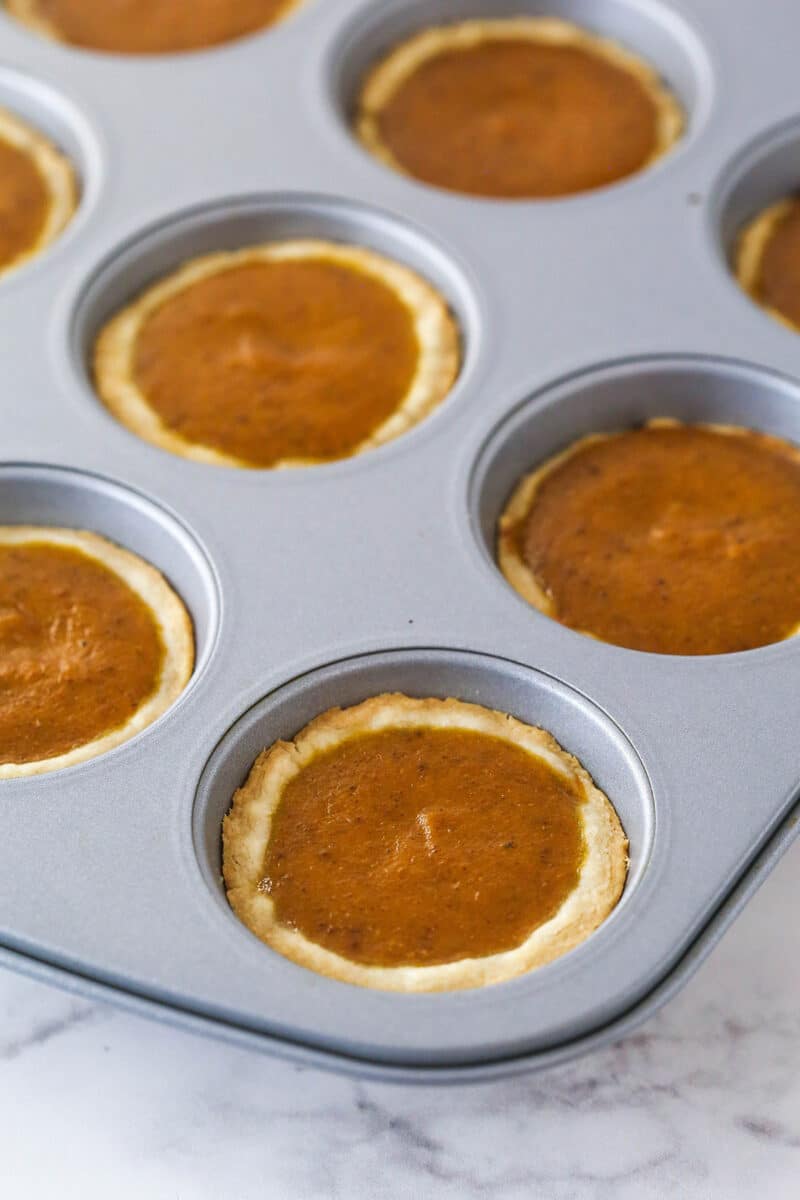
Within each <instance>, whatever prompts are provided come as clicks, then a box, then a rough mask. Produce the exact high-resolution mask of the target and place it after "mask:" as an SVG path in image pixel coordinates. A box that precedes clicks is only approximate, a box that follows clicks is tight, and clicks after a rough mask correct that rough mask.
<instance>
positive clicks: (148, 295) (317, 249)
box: [94, 239, 461, 470]
mask: <svg viewBox="0 0 800 1200" xmlns="http://www.w3.org/2000/svg"><path fill="white" fill-rule="evenodd" d="M290 259H316V260H322V261H326V262H331V263H336V264H339V265H341V266H344V267H349V268H351V269H352V270H354V271H360V272H362V273H363V274H365V275H369V276H371V277H372V278H374V279H377V280H378V281H380V282H381V283H383V284H384V285H385V286H386V287H388V288H390V289H391V290H392V291H393V292H394V293H395V295H396V296H397V297H398V298H399V299H400V300H401V301H402V303H403V304H404V305H405V306H406V307H407V308H408V309H409V311H410V313H411V317H412V320H413V324H414V330H415V333H416V336H417V340H418V342H419V361H418V364H417V372H416V375H415V376H414V379H413V380H412V383H411V386H410V387H409V389H408V391H407V392H406V395H405V396H404V397H403V398H402V399H401V401H400V403H399V404H398V406H397V408H396V410H395V411H394V412H393V413H392V414H391V415H390V416H389V417H388V418H387V419H386V420H384V421H383V422H382V423H381V424H380V425H379V426H378V427H377V428H376V429H375V430H374V431H373V432H372V433H371V434H370V436H369V437H368V438H366V439H364V440H363V441H361V442H359V443H358V444H357V445H356V446H354V447H353V449H352V450H351V451H350V452H349V455H347V456H345V457H349V456H352V455H356V454H363V453H364V451H366V450H372V449H373V448H374V447H376V446H381V445H383V444H384V442H388V441H391V440H392V439H393V438H396V437H399V436H400V434H402V433H405V432H406V430H408V429H410V428H411V427H412V426H413V425H416V424H418V422H420V421H421V420H422V419H423V418H424V417H426V416H427V415H428V414H429V413H430V412H431V411H432V410H433V409H434V408H436V407H437V406H438V405H439V404H440V403H441V402H442V400H444V398H445V396H446V395H447V394H448V392H449V391H450V389H451V388H452V386H453V383H454V381H455V379H456V377H457V375H458V371H459V367H460V358H461V352H460V338H459V331H458V326H457V325H456V322H455V320H454V318H453V317H452V315H451V314H450V311H449V310H448V307H447V305H446V303H445V301H444V300H443V298H442V297H441V296H440V294H439V293H438V291H436V290H435V289H434V288H433V287H432V286H431V284H429V283H428V282H427V281H426V280H425V279H423V278H422V277H421V276H420V275H418V274H417V273H416V272H415V271H412V270H411V269H410V268H409V267H406V266H403V265H401V264H400V263H397V262H394V261H392V260H391V259H388V258H384V257H383V256H382V255H380V254H376V253H375V252H374V251H372V250H367V249H365V248H364V247H361V246H350V245H344V244H339V243H336V242H327V241H322V240H318V239H303V240H296V241H285V242H268V243H265V244H264V245H259V246H250V247H247V248H246V249H243V250H235V251H222V252H219V253H216V254H207V255H204V256H203V257H202V258H195V259H192V260H190V261H189V262H187V263H185V264H184V265H183V266H182V267H180V268H179V269H178V270H177V271H175V272H173V273H172V274H171V275H168V276H167V277H166V278H165V279H162V280H160V281H159V282H158V283H156V284H154V285H153V287H150V288H148V289H147V291H145V292H143V293H142V294H141V295H140V296H138V297H137V299H136V300H134V301H133V303H131V304H129V305H128V306H127V307H126V308H124V309H122V311H121V312H119V313H117V315H116V316H115V317H113V318H112V320H111V321H109V322H108V324H107V325H106V326H105V327H104V328H103V329H102V330H101V331H100V335H99V337H98V339H97V343H96V345H95V352H94V376H95V383H96V387H97V390H98V392H99V394H100V397H101V399H102V400H103V402H104V403H105V404H106V405H107V407H108V408H109V409H110V410H111V412H112V413H113V414H114V416H115V417H116V418H117V419H118V420H119V421H121V422H122V424H123V425H126V426H127V427H128V428H129V429H130V430H132V431H133V432H134V433H136V434H138V436H139V437H141V438H144V440H145V441H148V442H152V443H153V444H154V445H156V446H161V447H162V448H163V449H165V450H170V451H171V452H172V453H173V454H179V455H182V456H183V457H184V458H191V459H194V461H195V462H203V463H211V464H215V465H218V466H229V467H247V468H249V469H251V470H253V469H256V470H258V469H259V468H257V467H256V468H254V467H253V464H252V463H249V462H245V461H244V460H242V459H240V458H236V457H234V456H232V455H229V454H225V453H223V452H222V451H219V450H216V449H214V448H213V447H211V446H204V445H201V444H200V443H197V442H192V441H189V440H188V439H186V438H184V437H182V436H181V435H180V434H178V433H175V432H174V431H173V430H171V429H169V428H168V427H167V426H166V425H165V424H164V422H163V421H162V420H161V417H160V416H159V414H158V413H157V412H156V411H155V410H154V409H153V408H151V407H150V405H149V403H148V401H147V398H146V396H145V395H144V394H143V392H142V391H141V389H140V388H139V387H138V385H137V383H136V381H135V378H134V370H133V358H134V353H135V348H136V339H137V335H138V333H139V330H140V329H141V327H142V325H143V323H144V321H145V320H146V318H147V317H148V316H149V315H150V314H151V313H152V312H154V311H155V309H157V308H158V307H159V306H160V305H161V304H163V303H164V301H165V300H168V299H170V298H171V297H172V296H175V295H177V294H178V293H179V292H181V291H183V290H184V289H185V288H188V287H191V286H192V284H195V283H199V282H200V280H202V279H208V278H209V277H210V276H212V275H217V274H219V273H220V272H222V271H225V270H228V269H230V268H233V267H242V266H247V265H249V264H251V263H259V262H279V261H286V260H290ZM317 461H320V460H317V459H313V458H308V459H305V458H303V459H299V458H291V459H289V458H287V459H281V460H280V461H279V462H277V463H275V464H274V466H273V467H271V468H267V469H270V470H274V469H276V468H280V467H301V466H309V465H313V464H314V463H315V462H317ZM325 461H327V460H325ZM261 469H264V468H261Z"/></svg>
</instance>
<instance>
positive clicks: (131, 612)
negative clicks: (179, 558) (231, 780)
mask: <svg viewBox="0 0 800 1200" xmlns="http://www.w3.org/2000/svg"><path fill="white" fill-rule="evenodd" d="M193 665H194V638H193V633H192V625H191V621H190V619H189V615H188V613H187V611H186V609H185V608H184V605H183V603H182V602H181V600H179V598H178V597H177V595H176V594H175V592H174V591H173V590H172V588H171V587H170V586H169V584H168V583H167V582H166V580H165V579H164V578H163V577H162V576H161V575H160V574H159V572H158V571H157V570H156V569H155V568H154V567H152V566H150V565H149V563H146V562H144V561H143V560H142V559H141V558H139V557H137V555H135V554H132V553H131V552H130V551H128V550H123V549H121V548H120V547H119V546H116V545H114V544H113V543H112V542H109V541H106V539H105V538H102V537H100V536H99V535H98V534H96V533H87V532H85V531H83V530H75V529H61V528H58V529H55V528H52V529H51V528H46V527H40V526H29V525H7V526H0V779H9V778H13V777H15V776H22V775H40V774H43V773H44V772H46V771H55V770H58V769H60V768H62V767H69V766H72V765H73V764H75V763H80V762H84V761H85V760H86V759H89V758H94V757H96V756H97V755H98V754H103V753H105V751H106V750H110V749H112V747H114V746H118V745H119V744H120V743H121V742H124V741H127V739H128V738H131V737H133V735H134V734H136V733H138V732H139V731H140V730H142V729H144V728H145V726H147V725H150V724H151V723H152V722H153V721H155V720H156V718H157V717H159V716H161V714H162V713H163V712H165V710H166V709H167V708H169V706H170V705H171V704H172V703H173V701H174V700H175V699H177V697H178V695H179V694H180V693H181V691H182V690H183V688H184V687H185V686H186V684H187V682H188V680H189V677H190V675H191V673H192V668H193Z"/></svg>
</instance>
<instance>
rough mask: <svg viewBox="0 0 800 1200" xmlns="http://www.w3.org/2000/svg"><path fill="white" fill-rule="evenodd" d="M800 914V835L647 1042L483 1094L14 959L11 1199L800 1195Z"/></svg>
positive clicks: (0, 1091) (1, 1135)
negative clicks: (250, 1040)
mask: <svg viewBox="0 0 800 1200" xmlns="http://www.w3.org/2000/svg"><path fill="white" fill-rule="evenodd" d="M799 906H800V844H798V845H797V846H795V848H794V850H793V851H792V852H791V853H790V854H789V855H788V856H787V857H786V858H785V859H784V861H783V862H782V864H781V865H780V867H779V868H778V870H777V871H776V873H775V874H774V875H773V876H772V878H771V879H770V880H769V881H768V882H767V884H766V885H765V886H764V888H763V889H762V891H761V892H760V894H759V895H758V896H757V897H756V898H755V900H754V901H753V902H752V903H751V905H750V907H749V908H748V910H747V911H746V912H745V914H744V915H743V916H742V917H741V918H740V919H739V921H738V923H737V924H736V925H735V926H734V928H733V929H732V930H731V931H730V932H729V933H728V935H727V937H726V938H725V940H724V942H723V943H722V945H721V946H720V947H719V948H718V949H717V950H716V952H715V953H714V955H713V956H712V957H711V959H709V960H708V962H707V963H706V964H705V965H704V966H703V968H702V969H701V971H700V972H699V973H698V975H697V976H696V977H695V978H694V980H693V981H692V982H691V983H690V984H689V986H688V987H687V988H686V990H685V991H684V992H683V994H682V995H680V996H679V997H678V998H677V999H676V1000H674V1001H673V1002H672V1003H671V1005H669V1006H668V1007H667V1008H666V1009H665V1010H663V1011H662V1013H661V1014H660V1015H659V1016H658V1017H656V1018H655V1019H654V1020H652V1021H651V1022H650V1023H649V1024H648V1025H647V1026H645V1027H644V1028H643V1029H642V1030H641V1031H640V1032H639V1033H638V1034H636V1035H635V1036H633V1037H631V1038H629V1039H628V1040H627V1041H625V1042H623V1043H621V1044H619V1045H617V1046H615V1047H613V1048H611V1049H609V1050H606V1051H603V1052H600V1053H598V1054H595V1055H594V1056H593V1057H591V1058H589V1059H586V1060H584V1061H582V1062H579V1063H576V1064H574V1065H572V1066H569V1067H565V1068H560V1069H558V1070H555V1071H551V1072H549V1073H545V1074H540V1075H531V1076H527V1077H525V1078H522V1079H517V1080H511V1081H508V1082H505V1083H500V1084H491V1085H483V1086H478V1087H471V1088H448V1089H432V1090H426V1089H423V1088H400V1087H393V1086H384V1085H374V1084H363V1083H356V1082H353V1081H349V1080H347V1079H343V1078H339V1077H336V1076H332V1075H327V1074H323V1073H320V1072H317V1071H315V1070H310V1069H298V1068H296V1067H290V1066H286V1065H283V1064H281V1063H277V1062H275V1061H273V1060H271V1059H269V1058H266V1057H262V1056H260V1055H257V1054H252V1053H247V1052H243V1051H241V1050H238V1049H233V1048H231V1047H228V1046H225V1045H222V1044H218V1043H216V1042H212V1041H206V1040H204V1039H201V1038H198V1037H193V1036H191V1035H188V1034H183V1033H180V1032H177V1031H176V1030H174V1029H170V1028H167V1027H165V1026H162V1025H159V1024H156V1023H152V1022H148V1021H144V1020H141V1019H138V1018H134V1017H131V1016H128V1015H125V1014H123V1013H121V1012H117V1011H115V1010H114V1009H112V1008H107V1007H104V1006H100V1005H94V1004H89V1003H85V1002H82V1001H80V1000H76V999H75V998H74V997H70V996H67V995H64V994H62V993H60V992H58V991H55V990H52V989H50V988H48V987H45V986H43V985H41V984H38V983H32V982H30V981H27V980H24V979H21V978H18V977H16V976H14V975H11V974H7V973H3V972H0V1014H1V1019H0V1152H1V1153H0V1162H2V1167H0V1181H2V1182H0V1195H2V1196H7V1195H8V1196H10V1195H12V1194H13V1195H14V1197H15V1200H20V1198H21V1200H28V1198H29V1197H39V1196H42V1197H48V1198H49V1197H53V1196H58V1197H59V1200H63V1198H66V1197H73V1196H75V1197H78V1196H80V1197H81V1198H86V1197H89V1198H91V1197H95V1196H97V1197H103V1198H104V1200H105V1198H107V1197H109V1196H114V1197H115V1198H117V1197H123V1198H124V1197H129V1196H130V1197H146V1198H147V1200H161V1197H164V1198H165V1200H166V1198H169V1200H184V1198H186V1200H189V1198H191V1200H198V1198H199V1200H204V1198H205V1197H213V1198H214V1200H220V1198H222V1200H227V1198H228V1197H231V1198H232V1200H250V1197H253V1198H256V1197H258V1200H272V1198H276V1200H306V1198H308V1200H317V1198H325V1200H327V1198H328V1197H330V1198H339V1197H347V1198H348V1200H362V1198H363V1200H384V1198H392V1200H395V1198H398V1200H404V1198H405V1197H414V1200H425V1198H427V1197H435V1198H438V1197H442V1198H448V1200H450V1198H452V1200H473V1198H476V1200H477V1198H478V1197H492V1200H523V1198H524V1200H531V1198H535V1200H551V1198H552V1200H584V1198H587V1200H589V1198H591V1200H661V1198H666V1197H669V1198H670V1200H672V1198H673V1197H680V1198H681V1200H694V1198H701V1197H702V1198H703V1200H705V1198H717V1197H719V1200H738V1198H739V1197H747V1198H748V1200H751V1198H752V1197H759V1198H761V1197H766V1198H768V1200H798V1197H800V921H798V918H797V912H798V907H799ZM11 1181H13V1186H12V1184H11Z"/></svg>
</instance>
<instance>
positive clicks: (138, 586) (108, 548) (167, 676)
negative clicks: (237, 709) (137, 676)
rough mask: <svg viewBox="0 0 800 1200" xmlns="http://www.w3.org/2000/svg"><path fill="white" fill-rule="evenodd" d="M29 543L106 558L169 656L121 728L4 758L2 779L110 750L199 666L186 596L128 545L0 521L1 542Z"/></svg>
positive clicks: (156, 712) (158, 710) (164, 704)
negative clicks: (56, 749) (35, 756)
mask: <svg viewBox="0 0 800 1200" xmlns="http://www.w3.org/2000/svg"><path fill="white" fill-rule="evenodd" d="M27 542H35V543H45V544H49V545H54V546H67V547H71V548H72V549H75V550H79V551H81V552H82V553H83V554H86V555H88V557H90V558H93V559H96V560H97V561H98V562H100V563H102V564H103V565H104V566H105V567H107V568H108V569H109V570H110V571H113V572H114V574H115V575H118V576H119V578H120V579H122V580H123V581H124V582H125V583H126V584H127V585H128V587H129V588H131V590H132V591H134V592H135V593H136V594H137V596H139V597H140V599H141V600H143V601H144V603H145V604H146V605H147V608H148V609H149V610H150V613H151V614H152V616H153V619H154V620H155V622H156V625H157V626H158V629H159V631H160V633H161V638H162V641H163V644H164V661H163V663H162V667H161V675H160V678H159V681H158V686H157V688H156V690H155V691H154V692H153V693H152V694H151V695H150V696H149V697H148V698H147V699H146V700H145V701H144V702H143V703H142V704H141V705H140V707H139V708H138V709H137V710H136V712H135V713H133V715H132V716H131V717H130V718H129V719H128V720H127V721H126V722H125V724H124V725H121V726H119V727H118V728H117V729H111V730H109V731H108V732H107V733H104V734H102V735H101V736H100V737H97V738H95V739H94V740H93V741H91V742H87V743H86V744H85V745H83V746H77V747H76V748H75V749H74V750H70V751H69V752H68V753H66V754H58V755H55V756H54V757H52V758H46V759H41V760H40V761H37V762H24V763H0V779H15V778H20V777H22V776H26V775H44V774H46V773H47V772H49V771H60V770H62V769H63V768H64V767H72V766H75V765H76V764H77V763H82V762H86V761H87V759H90V758H96V757H97V756H98V755H99V754H105V753H106V751H107V750H111V749H113V748H114V747H115V746H119V745H120V744H121V743H122V742H126V741H128V740H129V738H132V737H134V736H135V735H136V734H137V733H139V732H141V730H142V729H144V728H146V726H148V725H152V723H153V722H154V721H156V720H157V719H158V718H159V717H160V716H161V715H162V714H163V713H164V712H166V710H167V709H168V708H169V707H170V705H172V704H174V702H175V700H177V698H178V696H179V695H180V694H181V692H182V691H183V689H184V688H185V687H186V684H187V683H188V682H189V679H190V677H191V674H192V671H193V669H194V632H193V628H192V622H191V618H190V616H189V614H188V612H187V611H186V608H185V606H184V604H183V601H182V600H181V599H180V598H179V597H178V595H177V594H176V593H175V592H174V591H173V589H172V588H171V587H170V585H169V584H168V583H167V581H166V580H165V579H164V577H163V575H161V573H160V572H159V571H157V570H156V568H155V567H153V566H151V565H150V564H149V563H147V562H145V561H144V560H143V559H141V558H139V556H138V555H136V554H132V553H131V551H130V550H123V549H122V547H120V546H117V545H115V543H114V542H110V541H108V540H107V539H106V538H104V537H100V535H99V534H96V533H89V532H88V531H87V530H82V529H63V528H55V527H53V528H50V527H48V526H41V525H0V545H3V546H11V545H24V544H25V543H27Z"/></svg>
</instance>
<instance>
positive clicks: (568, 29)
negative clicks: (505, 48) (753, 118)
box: [355, 17, 685, 175]
mask: <svg viewBox="0 0 800 1200" xmlns="http://www.w3.org/2000/svg"><path fill="white" fill-rule="evenodd" d="M501 39H506V40H508V41H530V42H538V43H540V44H546V45H553V46H574V47H577V48H579V49H582V50H585V51H587V52H589V53H592V54H595V55H597V56H598V57H600V58H604V59H606V60H607V61H608V62H609V63H611V64H612V65H613V66H615V67H618V68H620V69H622V70H625V71H627V72H628V73H629V74H630V75H633V76H634V77H635V78H636V79H637V80H638V81H639V82H640V83H641V84H642V86H643V87H644V89H645V91H646V92H647V95H648V96H649V97H650V99H651V101H652V103H653V105H654V106H655V110H656V144H655V146H654V147H653V151H652V153H651V154H650V157H649V158H648V159H647V160H646V161H645V162H644V163H642V165H641V168H640V170H643V169H644V168H645V167H647V166H650V165H651V164H652V163H653V162H655V161H656V159H658V158H661V157H662V155H664V154H666V153H667V151H668V150H670V149H671V148H672V146H673V145H674V144H675V142H677V140H678V138H679V137H680V136H681V134H682V133H683V130H684V126H685V117H684V113H683V110H682V108H681V106H680V104H679V103H678V100H677V99H676V97H675V96H674V95H673V93H672V92H671V91H670V89H669V88H668V87H666V86H665V85H664V83H662V81H661V79H660V78H659V76H658V74H657V73H656V71H654V70H653V68H652V67H651V66H650V65H649V64H648V63H646V62H645V61H644V60H643V59H641V58H639V57H638V55H636V54H632V53H631V52H630V51H629V50H626V49H625V48H624V47H622V46H620V45H618V43H617V42H614V41H612V40H611V39H609V38H604V37H598V36H596V35H595V34H592V33H589V32H588V31H587V30H585V29H582V28H581V27H580V26H579V25H573V24H572V23H571V22H570V21H562V20H561V19H560V18H559V17H506V18H502V17H500V18H490V19H479V20H472V21H461V22H458V23H457V24H453V25H439V26H434V27H432V28H429V29H423V30H422V31H421V32H419V33H417V34H415V35H414V36H412V37H410V38H409V39H408V40H407V41H404V42H401V43H400V44H399V45H398V46H396V47H395V48H394V50H392V51H391V52H390V53H389V54H388V55H387V57H386V58H384V59H382V60H381V61H380V62H379V63H378V64H377V65H376V66H375V67H373V69H372V70H371V71H370V72H369V74H368V75H367V78H366V80H365V82H364V84H363V86H362V89H361V92H360V95H359V97H358V100H357V106H356V119H355V130H356V134H357V136H358V138H359V140H360V141H361V142H362V143H363V145H364V146H365V147H366V148H367V149H368V150H369V151H370V152H371V153H372V154H373V155H375V157H376V158H379V159H381V161H383V162H384V163H386V164H387V165H388V166H390V167H393V168H394V169H395V170H396V171H400V172H401V173H402V174H404V175H410V174H411V173H410V172H409V171H407V170H406V168H405V167H404V166H403V164H402V163H401V162H399V161H398V160H397V159H396V158H395V156H394V154H393V153H392V151H391V150H390V149H389V147H388V146H387V145H386V144H385V143H384V141H383V139H382V137H381V133H380V122H379V116H380V113H381V111H382V109H383V108H384V107H385V106H386V104H388V103H389V101H390V100H391V99H392V97H393V96H394V94H395V92H396V91H397V90H398V89H399V88H400V87H401V86H402V85H403V84H404V83H405V82H406V80H407V79H408V78H409V77H410V76H411V75H413V74H414V72H415V71H416V70H418V68H419V67H420V66H422V64H423V63H425V62H426V61H427V60H428V59H431V58H436V57H437V56H438V55H440V54H442V53H444V52H446V51H449V50H465V49H471V48H472V47H474V46H478V45H480V44H481V42H489V41H498V40H501Z"/></svg>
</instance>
